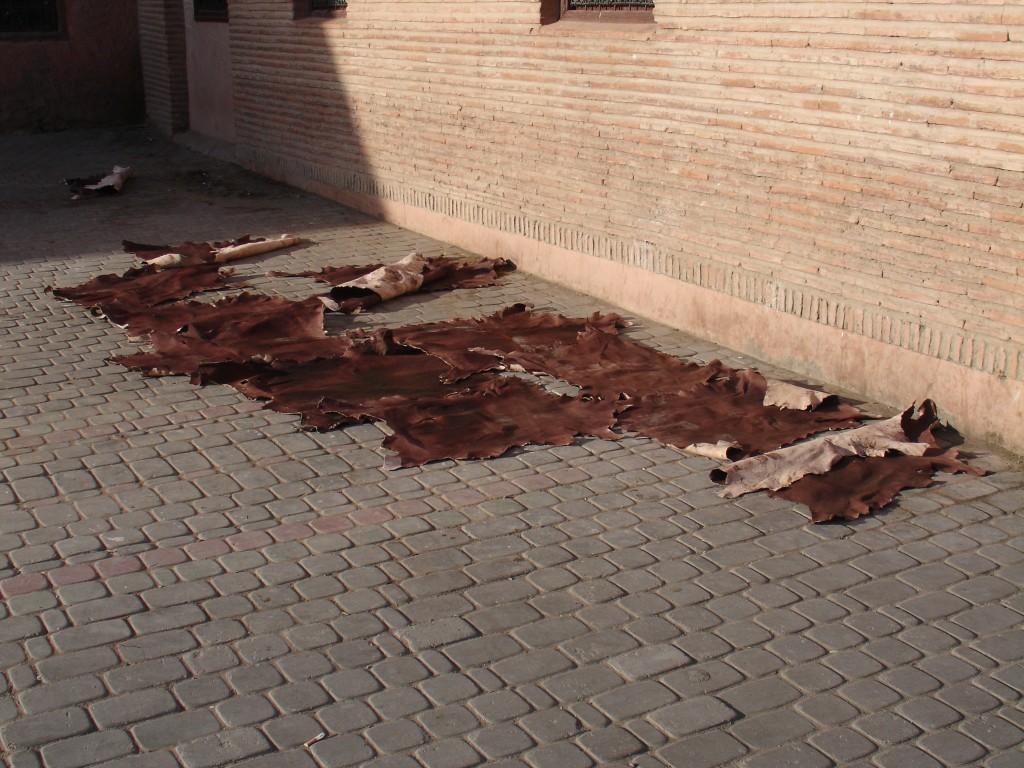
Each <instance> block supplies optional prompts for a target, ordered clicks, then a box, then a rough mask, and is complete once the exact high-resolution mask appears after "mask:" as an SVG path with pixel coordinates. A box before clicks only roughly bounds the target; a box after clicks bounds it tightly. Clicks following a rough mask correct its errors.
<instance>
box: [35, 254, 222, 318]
mask: <svg viewBox="0 0 1024 768" xmlns="http://www.w3.org/2000/svg"><path fill="white" fill-rule="evenodd" d="M230 277H231V273H230V272H226V271H223V272H222V271H221V270H220V269H219V268H218V267H217V265H216V264H201V265H198V266H194V267H189V268H187V269H182V270H180V271H178V272H175V273H173V274H163V273H161V272H159V271H158V270H156V269H154V268H153V267H151V266H144V267H138V268H135V269H129V270H128V271H127V272H125V273H124V274H123V275H100V276H99V277H96V278H93V279H92V280H90V281H88V282H87V283H83V284H82V285H78V286H74V287H72V288H47V291H48V292H50V293H52V294H53V295H54V296H56V297H57V298H59V299H64V300H66V301H73V302H75V303H76V304H81V305H82V306H83V307H86V308H88V309H89V310H91V311H92V312H93V314H100V315H104V316H106V317H108V318H109V319H110V320H111V321H112V322H114V323H116V324H118V325H123V323H124V321H125V318H126V317H128V316H130V315H133V314H143V313H145V312H147V311H148V310H149V308H150V307H155V306H158V305H161V304H167V303H169V302H174V301H180V300H181V299H185V298H187V297H189V296H192V295H193V294H196V293H201V292H203V291H216V290H220V289H222V288H227V287H228V286H229V282H228V281H229V278H230ZM235 285H238V283H237V282H236V283H235Z"/></svg>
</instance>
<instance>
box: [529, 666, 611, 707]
mask: <svg viewBox="0 0 1024 768" xmlns="http://www.w3.org/2000/svg"><path fill="white" fill-rule="evenodd" d="M621 683H622V678H621V677H619V676H618V675H617V674H615V673H614V672H613V671H611V670H610V669H607V668H606V667H599V666H594V665H591V666H587V667H581V668H579V669H573V670H570V671H568V672H562V673H560V674H558V675H555V676H554V677H550V678H548V679H546V680H544V681H542V682H541V686H542V687H543V688H544V690H546V691H547V692H548V693H550V694H551V695H552V696H554V697H555V699H557V700H558V701H560V702H573V701H582V700H584V699H588V698H590V697H592V696H595V695H597V694H599V693H601V692H603V691H607V690H609V689H610V688H614V687H615V686H617V685H620V684H621Z"/></svg>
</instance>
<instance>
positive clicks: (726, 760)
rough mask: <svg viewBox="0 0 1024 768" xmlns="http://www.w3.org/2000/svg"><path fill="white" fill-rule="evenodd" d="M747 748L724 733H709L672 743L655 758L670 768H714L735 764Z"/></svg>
mask: <svg viewBox="0 0 1024 768" xmlns="http://www.w3.org/2000/svg"><path fill="white" fill-rule="evenodd" d="M745 754H747V748H746V747H744V746H743V744H741V743H740V742H739V741H737V740H736V739H734V738H733V737H732V736H730V735H729V734H728V733H725V732H724V731H709V732H707V733H700V734H697V735H696V736H690V737H688V738H685V739H679V740H675V741H672V742H671V743H670V744H669V745H668V746H666V747H665V748H663V749H660V750H658V752H657V756H658V757H659V758H660V759H661V760H662V761H663V762H664V763H665V764H666V765H668V766H670V768H716V766H726V765H733V764H735V763H734V761H735V760H736V759H737V758H740V757H742V756H743V755H745Z"/></svg>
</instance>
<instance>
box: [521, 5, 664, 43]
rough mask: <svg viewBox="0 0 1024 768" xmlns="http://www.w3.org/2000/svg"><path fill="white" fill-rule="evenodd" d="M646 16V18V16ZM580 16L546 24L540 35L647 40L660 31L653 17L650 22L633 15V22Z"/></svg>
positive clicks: (585, 13) (571, 16) (587, 13)
mask: <svg viewBox="0 0 1024 768" xmlns="http://www.w3.org/2000/svg"><path fill="white" fill-rule="evenodd" d="M596 15H597V14H591V13H589V12H587V11H583V12H582V16H596ZM644 15H645V16H646V14H644ZM580 16H581V14H580V13H575V14H572V15H566V16H563V17H562V18H561V19H559V20H558V21H555V22H553V23H551V24H544V25H542V26H541V27H540V30H539V31H540V34H542V35H552V36H554V37H593V38H602V37H603V38H625V39H647V38H650V37H651V36H653V35H654V34H655V33H656V32H657V31H658V24H657V22H655V21H654V18H653V16H648V17H647V18H648V20H642V19H638V18H637V15H633V16H632V20H627V19H625V18H616V19H614V20H612V19H607V18H605V19H595V18H580Z"/></svg>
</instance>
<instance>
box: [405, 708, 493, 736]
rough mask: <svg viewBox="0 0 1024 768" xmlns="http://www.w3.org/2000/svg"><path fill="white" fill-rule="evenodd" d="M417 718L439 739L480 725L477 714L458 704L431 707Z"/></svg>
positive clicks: (465, 731)
mask: <svg viewBox="0 0 1024 768" xmlns="http://www.w3.org/2000/svg"><path fill="white" fill-rule="evenodd" d="M416 719H417V721H418V722H419V724H420V725H421V726H422V727H423V728H424V729H425V730H426V731H427V732H428V733H429V734H430V735H431V736H432V737H434V738H437V739H441V738H448V737H450V736H459V735H461V734H464V733H468V732H469V731H471V730H473V729H474V728H477V727H479V725H480V721H479V720H478V719H477V717H476V715H474V714H473V713H472V712H471V711H469V710H468V709H466V708H465V707H464V706H461V705H458V704H450V705H448V706H444V707H437V708H434V709H429V710H427V711H426V712H422V713H421V714H419V715H417V717H416Z"/></svg>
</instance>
